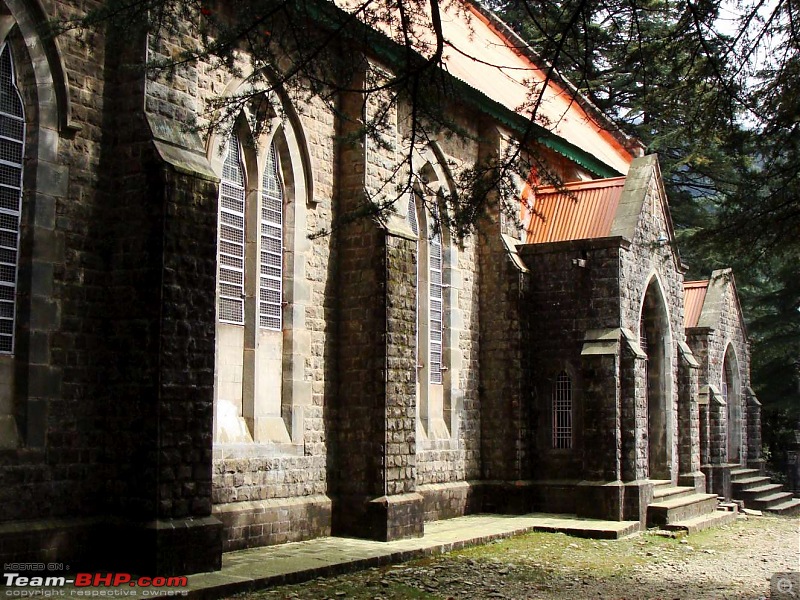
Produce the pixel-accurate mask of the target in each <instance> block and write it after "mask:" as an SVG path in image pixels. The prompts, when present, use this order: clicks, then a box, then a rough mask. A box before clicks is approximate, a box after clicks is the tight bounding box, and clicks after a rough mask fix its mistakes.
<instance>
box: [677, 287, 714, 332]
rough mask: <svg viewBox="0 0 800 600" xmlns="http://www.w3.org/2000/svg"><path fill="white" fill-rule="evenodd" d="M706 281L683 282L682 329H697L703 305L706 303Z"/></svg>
mask: <svg viewBox="0 0 800 600" xmlns="http://www.w3.org/2000/svg"><path fill="white" fill-rule="evenodd" d="M707 291H708V280H705V281H684V282H683V324H684V327H686V328H689V327H697V321H698V320H699V319H700V313H701V312H702V311H703V303H704V302H705V301H706V292H707Z"/></svg>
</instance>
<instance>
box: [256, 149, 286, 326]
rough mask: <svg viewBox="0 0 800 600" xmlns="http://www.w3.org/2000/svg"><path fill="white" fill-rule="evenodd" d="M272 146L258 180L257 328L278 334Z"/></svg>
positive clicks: (279, 252) (278, 219)
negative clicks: (259, 229) (259, 255)
mask: <svg viewBox="0 0 800 600" xmlns="http://www.w3.org/2000/svg"><path fill="white" fill-rule="evenodd" d="M279 173H280V171H279V169H278V153H277V152H276V150H275V144H272V145H271V146H270V149H269V152H267V164H266V166H265V168H264V174H263V176H262V177H261V264H260V269H259V270H260V275H259V277H260V280H259V303H258V319H259V326H260V327H263V328H265V329H274V330H277V331H280V329H281V323H282V318H281V315H282V304H281V299H282V297H283V188H282V186H281V181H280V176H279Z"/></svg>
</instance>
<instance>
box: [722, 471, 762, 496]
mask: <svg viewBox="0 0 800 600" xmlns="http://www.w3.org/2000/svg"><path fill="white" fill-rule="evenodd" d="M769 483H770V480H769V477H764V476H763V475H759V476H758V477H745V478H744V479H738V480H736V481H734V482H732V483H731V485H732V487H733V495H734V497H736V496H737V495H738V492H743V491H745V490H749V489H750V488H754V487H759V486H762V485H767V484H769Z"/></svg>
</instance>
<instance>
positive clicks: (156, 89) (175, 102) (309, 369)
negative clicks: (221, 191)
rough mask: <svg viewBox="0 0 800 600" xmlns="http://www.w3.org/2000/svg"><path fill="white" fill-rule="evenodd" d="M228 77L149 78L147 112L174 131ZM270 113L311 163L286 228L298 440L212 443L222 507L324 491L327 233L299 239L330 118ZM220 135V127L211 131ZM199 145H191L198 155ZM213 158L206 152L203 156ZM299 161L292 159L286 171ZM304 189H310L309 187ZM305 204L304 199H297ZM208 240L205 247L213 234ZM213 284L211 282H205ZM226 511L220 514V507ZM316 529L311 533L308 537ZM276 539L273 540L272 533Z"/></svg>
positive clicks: (329, 385)
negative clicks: (298, 208)
mask: <svg viewBox="0 0 800 600" xmlns="http://www.w3.org/2000/svg"><path fill="white" fill-rule="evenodd" d="M195 41H196V40H195V39H194V38H193V37H192V35H191V32H190V31H188V30H187V31H186V32H185V36H184V37H179V38H174V39H168V40H165V39H161V40H159V41H158V42H156V41H155V40H151V54H152V56H153V57H155V58H158V57H159V56H161V55H167V54H168V53H170V52H174V51H175V49H176V48H186V47H189V46H191V44H193V43H194V42H195ZM235 86H236V80H235V78H234V77H233V76H232V75H231V74H230V73H226V72H225V71H224V70H220V69H214V68H212V66H211V65H210V64H206V63H202V62H201V63H199V64H197V65H195V66H192V67H190V68H185V69H179V70H178V71H176V72H175V73H172V74H169V75H167V74H161V75H152V76H150V77H149V78H148V81H147V89H146V108H147V112H148V115H151V116H154V117H156V118H157V119H159V120H161V121H163V122H166V123H173V124H174V127H176V129H177V130H178V131H179V130H180V129H181V127H182V126H183V123H186V122H187V118H188V117H192V116H195V115H199V114H200V113H201V112H202V111H203V110H205V107H206V105H205V103H206V101H208V100H211V99H214V98H216V97H218V96H219V95H221V94H224V93H225V92H226V91H227V92H230V91H233V88H235ZM275 110H276V112H279V113H282V114H295V113H296V121H295V122H291V123H290V122H288V121H287V122H284V123H283V127H293V126H294V127H297V128H299V130H300V131H301V132H302V138H301V139H303V140H304V141H305V147H304V148H302V149H301V150H303V151H307V152H308V156H307V160H308V164H309V165H313V169H311V171H310V173H305V174H304V175H305V176H307V177H309V178H310V182H311V184H310V187H311V189H312V190H313V197H311V198H309V199H308V201H309V205H308V210H307V211H306V221H305V229H304V230H303V231H294V236H295V237H296V238H298V239H301V240H302V241H301V242H300V243H302V244H310V246H311V247H310V249H309V250H308V251H306V252H305V253H304V254H303V256H302V257H301V259H302V260H303V261H304V263H303V264H301V265H299V266H297V267H295V270H294V272H295V274H297V273H301V274H302V277H303V280H302V281H300V282H298V283H297V285H296V287H297V288H298V289H301V290H302V293H303V294H304V296H305V310H304V314H301V315H300V321H299V322H301V323H303V324H304V326H305V331H307V338H306V339H307V341H305V342H302V343H304V344H307V348H306V352H304V356H303V358H302V364H296V365H294V369H295V370H299V372H300V375H299V378H300V379H301V380H302V381H305V382H308V385H309V386H310V389H311V398H310V401H309V402H308V404H306V405H305V406H303V408H302V417H301V418H302V439H301V440H299V442H300V452H299V453H298V452H295V451H288V452H284V451H281V450H280V448H278V447H275V448H271V447H269V446H268V445H267V446H263V447H261V448H260V449H259V448H258V447H257V446H256V445H254V446H253V447H251V448H241V449H240V450H236V449H235V448H233V447H231V448H220V449H219V450H218V451H215V458H214V466H213V502H214V503H215V504H227V503H237V502H251V501H259V500H272V499H277V498H285V499H290V498H300V497H312V496H313V497H317V496H320V495H322V496H324V495H325V494H326V493H327V483H326V482H327V452H328V450H327V436H326V433H325V429H326V427H325V417H324V411H325V406H324V398H325V397H326V395H330V394H331V393H332V391H333V389H335V381H334V372H335V371H334V368H333V367H334V361H333V360H332V355H333V337H332V335H331V332H332V330H333V311H334V303H333V302H334V301H333V298H334V295H333V287H334V286H333V279H332V276H331V275H332V270H333V267H332V252H333V238H332V236H330V235H326V236H319V237H316V238H314V239H311V240H309V239H307V238H308V236H310V235H312V234H314V233H318V232H320V231H322V230H329V229H330V227H331V222H332V218H333V208H332V206H333V185H334V170H335V161H334V136H335V132H334V116H333V113H332V111H331V110H330V109H329V108H328V107H326V106H325V105H324V104H323V102H322V101H320V100H318V99H312V100H311V101H310V102H309V103H308V104H305V105H303V106H302V107H291V106H288V107H283V108H280V107H275ZM218 135H219V136H221V135H223V133H222V132H220V133H219V134H218ZM204 142H205V144H206V147H207V148H213V147H216V145H217V143H216V142H215V141H214V140H213V139H212V140H204ZM206 147H202V148H199V150H200V151H202V152H203V153H206ZM209 158H210V159H213V158H214V157H209ZM304 167H305V165H302V164H292V165H291V168H292V169H294V170H302V169H303V168H304ZM309 191H310V190H309ZM298 201H300V202H306V199H299V200H298ZM207 241H208V244H209V245H211V246H213V244H214V242H215V236H214V237H210V238H209V239H208V240H207ZM212 289H213V284H212ZM226 514H227V512H226ZM321 533H324V532H319V531H317V532H316V534H321ZM276 539H277V538H276Z"/></svg>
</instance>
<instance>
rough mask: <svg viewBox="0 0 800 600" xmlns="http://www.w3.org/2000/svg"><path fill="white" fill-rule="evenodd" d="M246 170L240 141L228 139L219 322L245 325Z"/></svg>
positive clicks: (223, 183) (221, 198)
mask: <svg viewBox="0 0 800 600" xmlns="http://www.w3.org/2000/svg"><path fill="white" fill-rule="evenodd" d="M244 202H245V190H244V168H243V167H242V161H241V157H240V154H239V138H238V137H237V136H236V135H231V136H230V138H229V139H228V148H227V150H226V155H225V162H224V164H223V166H222V180H221V181H220V186H219V257H218V258H219V320H220V321H222V322H225V323H234V324H236V325H244V244H245V220H244Z"/></svg>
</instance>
